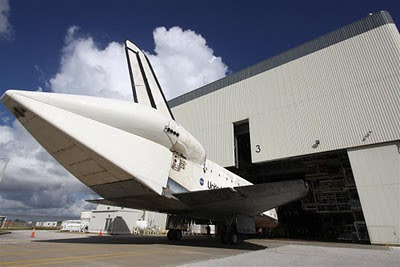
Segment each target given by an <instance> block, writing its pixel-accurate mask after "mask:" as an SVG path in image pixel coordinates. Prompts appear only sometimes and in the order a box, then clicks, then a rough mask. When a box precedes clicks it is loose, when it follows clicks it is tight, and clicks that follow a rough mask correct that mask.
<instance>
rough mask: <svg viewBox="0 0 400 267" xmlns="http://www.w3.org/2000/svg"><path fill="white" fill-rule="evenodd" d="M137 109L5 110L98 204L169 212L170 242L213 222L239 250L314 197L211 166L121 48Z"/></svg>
mask: <svg viewBox="0 0 400 267" xmlns="http://www.w3.org/2000/svg"><path fill="white" fill-rule="evenodd" d="M125 52H126V57H127V62H128V68H129V74H130V80H131V85H132V92H133V99H134V102H130V101H122V100H115V99H106V98H100V97H91V96H82V95H68V94H58V93H45V92H32V91H21V90H8V91H6V92H5V93H4V95H3V96H2V98H1V101H2V103H3V104H4V105H5V106H6V107H7V109H8V110H9V111H10V112H11V113H12V114H13V115H14V116H15V117H16V118H17V120H18V121H19V122H20V123H21V124H22V125H23V126H24V127H25V128H26V129H27V130H28V131H29V133H30V134H31V135H32V136H33V137H34V138H35V139H36V140H37V141H38V142H39V143H40V144H41V145H42V146H43V147H44V149H46V150H47V152H48V153H50V154H51V156H53V157H54V158H55V159H56V160H57V161H58V162H59V163H60V164H61V165H62V166H63V167H64V168H65V169H67V170H68V171H69V172H70V173H71V174H72V175H73V176H75V177H76V178H77V179H79V180H80V181H81V182H82V183H84V184H85V185H86V186H88V187H89V188H91V189H92V190H93V191H94V192H96V193H97V194H98V195H99V196H101V198H100V199H97V200H91V201H90V202H93V203H101V204H106V205H113V206H120V207H128V208H134V209H142V210H149V211H157V212H161V213H166V214H168V219H167V225H166V228H167V229H169V231H168V239H169V240H179V239H181V237H182V231H183V230H186V229H187V227H188V224H189V223H191V222H197V223H205V224H216V225H217V228H218V232H219V236H220V237H221V241H222V242H223V243H231V244H236V243H237V241H238V238H239V237H240V236H241V235H242V234H246V235H247V234H255V233H256V227H262V228H265V227H273V226H275V225H276V224H277V219H278V218H277V215H276V212H275V208H276V207H279V206H281V205H284V204H287V203H289V202H291V201H294V200H297V199H300V198H302V197H304V196H305V195H306V194H307V193H308V186H307V184H306V183H305V182H304V181H303V180H290V181H281V182H274V183H264V184H252V183H250V182H249V181H247V180H245V179H243V178H242V177H240V176H238V175H236V174H234V173H232V172H230V171H228V170H227V169H225V168H223V167H222V166H220V165H218V164H216V163H214V162H212V161H211V160H210V159H208V158H207V154H206V151H205V150H204V148H203V146H202V145H201V144H200V142H199V141H198V140H196V138H195V137H194V136H193V135H191V134H190V133H189V132H188V131H187V130H185V128H183V126H182V125H180V124H179V122H177V121H176V120H175V118H174V115H173V113H172V112H171V109H170V108H169V107H168V103H167V101H166V99H165V96H164V94H163V92H162V90H161V86H160V83H159V82H158V80H157V77H156V75H155V73H154V70H153V68H152V66H151V63H150V61H149V59H148V58H147V56H146V54H145V53H144V52H143V51H142V50H140V49H139V48H138V47H137V46H136V45H134V44H133V43H132V42H130V41H126V42H125Z"/></svg>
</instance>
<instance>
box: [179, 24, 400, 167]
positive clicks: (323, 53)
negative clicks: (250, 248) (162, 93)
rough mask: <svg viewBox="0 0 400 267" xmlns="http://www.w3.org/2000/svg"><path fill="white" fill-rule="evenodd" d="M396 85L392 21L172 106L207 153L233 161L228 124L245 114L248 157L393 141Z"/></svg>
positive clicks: (397, 50) (398, 112) (399, 79)
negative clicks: (317, 143) (248, 137)
mask: <svg viewBox="0 0 400 267" xmlns="http://www.w3.org/2000/svg"><path fill="white" fill-rule="evenodd" d="M315 42H318V39H317V40H315ZM399 88H400V35H399V32H398V30H397V28H396V26H395V25H394V24H392V23H391V24H385V25H383V26H380V27H377V28H374V29H372V30H369V31H367V32H364V33H362V34H359V35H356V36H354V37H351V38H349V39H346V40H344V41H341V42H339V43H336V44H334V45H331V46H328V47H326V48H323V49H321V50H318V51H316V52H313V53H311V54H308V55H306V56H303V57H300V58H298V59H296V60H293V61H290V62H288V63H286V64H283V65H280V66H278V67H275V68H273V69H270V70H268V71H265V72H262V73H260V74H257V75H255V76H251V77H249V78H247V79H244V80H241V81H239V82H237V83H234V84H232V85H229V86H227V87H224V88H222V89H219V90H216V91H214V92H212V93H209V94H206V95H203V96H200V97H198V98H195V99H193V100H190V101H188V102H186V103H183V104H180V105H177V106H175V107H173V109H172V111H173V113H174V115H175V118H176V120H177V121H178V122H179V123H180V124H182V125H183V126H184V127H185V128H186V129H187V130H188V131H189V132H190V133H192V134H193V135H194V136H195V137H196V138H197V139H198V140H199V141H200V143H201V144H202V145H204V147H205V150H206V153H207V157H208V158H209V159H211V160H213V161H215V162H217V163H218V164H221V165H223V166H234V138H233V123H234V122H237V121H240V120H243V119H247V118H248V119H249V126H250V136H251V148H252V149H251V151H252V160H253V162H264V161H271V160H276V159H282V158H288V157H294V156H299V155H305V154H312V153H319V152H324V151H332V150H337V149H343V148H348V147H358V146H364V145H368V144H374V143H381V142H388V141H393V140H399V139H400V90H399ZM369 131H371V132H372V133H370V134H369V136H368V138H366V139H365V140H363V138H364V136H366V135H367V133H368V132H369ZM315 140H320V145H319V146H318V147H317V148H313V147H312V146H313V145H314V143H315ZM256 145H259V146H260V148H261V152H260V153H256V152H255V151H256Z"/></svg>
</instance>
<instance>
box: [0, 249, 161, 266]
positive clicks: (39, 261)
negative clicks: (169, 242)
mask: <svg viewBox="0 0 400 267" xmlns="http://www.w3.org/2000/svg"><path fill="white" fill-rule="evenodd" d="M153 253H154V250H150V251H148V252H146V253H138V252H120V253H107V254H93V255H84V256H71V257H59V258H47V259H37V260H18V261H8V262H1V263H0V265H43V264H57V263H63V262H76V261H85V260H93V259H102V258H115V257H121V256H131V255H144V254H153Z"/></svg>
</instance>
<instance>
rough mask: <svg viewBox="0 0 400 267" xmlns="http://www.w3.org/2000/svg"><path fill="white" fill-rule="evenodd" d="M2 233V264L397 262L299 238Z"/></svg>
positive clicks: (385, 252) (369, 251)
mask: <svg viewBox="0 0 400 267" xmlns="http://www.w3.org/2000/svg"><path fill="white" fill-rule="evenodd" d="M30 234H31V231H13V232H12V233H11V234H6V235H1V236H0V248H1V249H0V266H27V265H29V266H51V265H57V266H76V265H85V266H181V265H184V266H338V265H342V266H350V265H351V266H400V248H398V247H397V248H391V247H386V246H373V245H356V244H345V243H325V242H312V241H298V240H276V239H248V240H245V241H243V242H241V243H240V244H238V245H236V246H231V245H222V244H220V243H219V240H218V238H212V239H209V238H207V237H205V236H184V237H183V238H182V240H180V241H173V242H169V241H168V240H167V238H166V236H132V235H124V236H122V235H121V236H97V235H87V234H81V233H60V232H56V231H36V233H35V237H34V238H30V237H29V236H30Z"/></svg>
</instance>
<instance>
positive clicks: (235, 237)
mask: <svg viewBox="0 0 400 267" xmlns="http://www.w3.org/2000/svg"><path fill="white" fill-rule="evenodd" d="M228 242H229V244H231V245H236V244H237V243H238V242H239V237H238V235H237V233H235V232H231V233H229V234H228Z"/></svg>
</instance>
